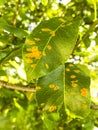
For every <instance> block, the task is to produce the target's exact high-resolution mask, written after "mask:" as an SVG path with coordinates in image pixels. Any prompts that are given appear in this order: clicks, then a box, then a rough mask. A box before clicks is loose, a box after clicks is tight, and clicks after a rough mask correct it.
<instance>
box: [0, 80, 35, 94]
mask: <svg viewBox="0 0 98 130" xmlns="http://www.w3.org/2000/svg"><path fill="white" fill-rule="evenodd" d="M0 86H2V87H4V88H8V89H13V90H19V91H26V92H33V93H35V92H36V89H34V88H27V87H23V86H18V85H14V84H9V83H7V82H5V81H1V80H0Z"/></svg>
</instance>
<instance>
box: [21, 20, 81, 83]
mask: <svg viewBox="0 0 98 130" xmlns="http://www.w3.org/2000/svg"><path fill="white" fill-rule="evenodd" d="M79 24H80V20H79V19H78V20H74V21H68V20H66V19H64V18H52V19H50V20H46V21H43V22H41V23H40V24H39V25H38V26H37V27H36V28H35V29H34V31H33V32H32V33H31V35H30V36H29V37H28V38H27V39H26V43H25V46H24V49H23V56H24V61H25V70H26V72H27V78H28V81H31V80H32V79H34V78H39V77H41V76H44V75H46V74H48V73H49V72H51V71H53V70H54V69H56V68H57V67H59V66H60V65H62V64H64V63H65V61H66V60H67V59H68V58H69V56H70V54H71V52H72V50H73V48H74V46H75V44H76V40H77V35H78V27H79Z"/></svg>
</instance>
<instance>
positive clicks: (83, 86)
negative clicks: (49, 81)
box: [64, 63, 90, 118]
mask: <svg viewBox="0 0 98 130" xmlns="http://www.w3.org/2000/svg"><path fill="white" fill-rule="evenodd" d="M78 66H79V65H78ZM81 66H82V65H81ZM81 66H80V67H81ZM80 67H77V65H74V64H72V63H66V64H65V94H64V103H65V109H66V111H67V114H69V115H70V116H72V117H74V118H75V117H81V118H82V117H86V116H87V115H88V114H89V112H90V88H89V86H90V77H89V76H88V75H87V73H85V70H86V72H87V68H86V69H84V71H83V68H84V66H83V67H82V69H81V68H80Z"/></svg>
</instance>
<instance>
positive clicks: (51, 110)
mask: <svg viewBox="0 0 98 130" xmlns="http://www.w3.org/2000/svg"><path fill="white" fill-rule="evenodd" d="M56 109H57V108H56V106H51V107H50V108H49V111H50V112H53V111H55V110H56Z"/></svg>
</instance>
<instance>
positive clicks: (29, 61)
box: [25, 59, 33, 63]
mask: <svg viewBox="0 0 98 130" xmlns="http://www.w3.org/2000/svg"><path fill="white" fill-rule="evenodd" d="M25 60H26V62H27V63H32V62H33V61H32V60H31V59H25Z"/></svg>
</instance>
